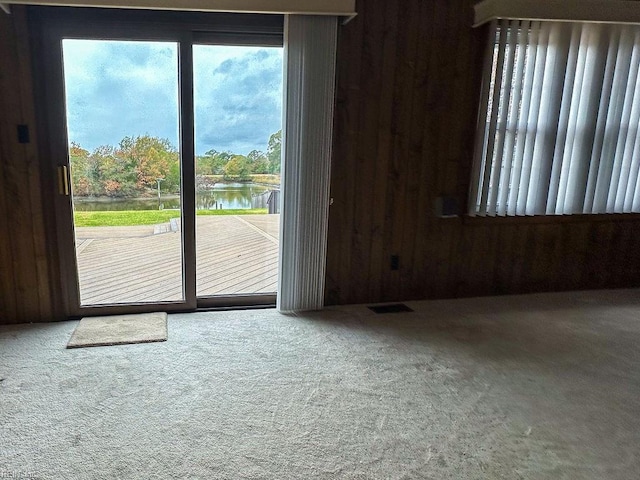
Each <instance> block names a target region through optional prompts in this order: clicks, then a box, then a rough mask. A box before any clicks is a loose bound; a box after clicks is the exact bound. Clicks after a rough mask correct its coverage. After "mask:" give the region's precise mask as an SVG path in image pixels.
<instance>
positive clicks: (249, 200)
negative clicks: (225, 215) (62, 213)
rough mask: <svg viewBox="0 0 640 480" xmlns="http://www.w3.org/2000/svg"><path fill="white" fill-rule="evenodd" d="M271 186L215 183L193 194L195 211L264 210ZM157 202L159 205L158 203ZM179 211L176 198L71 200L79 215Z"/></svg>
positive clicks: (178, 200) (178, 202) (178, 203)
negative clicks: (128, 211) (129, 211)
mask: <svg viewBox="0 0 640 480" xmlns="http://www.w3.org/2000/svg"><path fill="white" fill-rule="evenodd" d="M273 188H274V187H266V186H264V185H255V184H253V183H249V184H247V183H218V184H216V185H215V186H214V187H213V188H211V189H209V190H207V191H202V192H197V193H196V208H197V209H198V210H215V209H218V208H222V209H225V210H228V209H249V208H267V203H266V201H267V198H268V192H270V191H271V190H272V189H273ZM158 203H160V205H159V204H158ZM159 207H160V208H162V209H179V208H180V198H179V197H178V196H170V197H161V200H160V202H158V197H151V198H136V199H131V198H127V199H108V200H107V199H99V200H96V199H95V198H94V199H91V198H88V199H85V198H82V197H77V198H74V208H75V210H76V211H80V212H96V211H106V210H108V211H114V210H158V209H159Z"/></svg>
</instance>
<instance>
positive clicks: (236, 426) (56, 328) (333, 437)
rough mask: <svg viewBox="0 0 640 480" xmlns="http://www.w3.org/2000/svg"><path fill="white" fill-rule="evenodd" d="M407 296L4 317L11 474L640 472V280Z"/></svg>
mask: <svg viewBox="0 0 640 480" xmlns="http://www.w3.org/2000/svg"><path fill="white" fill-rule="evenodd" d="M408 305H409V306H410V307H411V308H413V309H414V310H415V311H414V312H412V313H403V314H385V315H376V314H374V313H373V312H371V311H369V310H368V309H367V308H365V307H364V306H353V307H342V308H332V309H328V310H326V311H324V312H321V313H314V314H308V315H300V316H298V317H290V316H282V315H279V314H278V313H277V312H275V311H274V310H254V311H244V312H221V313H216V312H209V313H198V314H184V315H170V316H169V340H168V341H167V342H162V343H146V344H136V345H126V346H113V347H103V348H80V349H66V348H65V345H66V342H67V340H68V338H69V336H70V335H71V333H72V332H73V330H74V329H75V327H76V325H77V322H63V323H57V324H40V325H38V324H34V325H17V326H4V327H0V477H8V478H40V479H70V480H73V479H174V478H175V479H278V480H293V479H396V480H409V479H438V480H442V479H456V480H459V479H509V480H512V479H553V480H557V479H567V480H568V479H598V480H602V479H607V480H618V479H620V480H621V479H625V480H626V479H631V478H637V473H638V471H640V455H638V451H639V450H638V445H640V414H639V412H640V348H638V345H640V290H620V291H605V292H585V293H564V294H549V295H532V296H519V297H507V298H484V299H469V300H459V301H438V302H410V303H409V304H408ZM10 475H13V477H11V476H10ZM19 475H22V477H20V476H19ZM26 475H30V476H29V477H27V476H26Z"/></svg>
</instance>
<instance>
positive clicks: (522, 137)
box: [507, 22, 540, 215]
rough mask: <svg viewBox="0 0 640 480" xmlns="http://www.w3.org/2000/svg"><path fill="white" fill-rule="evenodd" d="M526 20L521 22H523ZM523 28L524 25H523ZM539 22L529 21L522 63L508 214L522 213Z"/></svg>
mask: <svg viewBox="0 0 640 480" xmlns="http://www.w3.org/2000/svg"><path fill="white" fill-rule="evenodd" d="M524 23H526V22H523V24H524ZM523 28H524V27H523ZM539 31H540V22H531V24H530V28H529V35H528V39H527V59H526V61H525V65H524V83H523V87H522V106H521V111H520V121H519V122H518V133H519V134H518V137H517V139H516V151H515V155H514V161H513V176H512V178H513V182H512V188H511V191H510V192H509V207H508V210H507V214H508V215H522V213H521V212H520V211H519V210H518V193H519V190H520V184H521V182H522V162H523V156H524V150H525V145H526V139H527V135H526V133H527V128H528V123H527V122H528V119H529V111H530V105H531V92H532V89H533V76H534V70H535V63H536V54H537V43H538V34H539Z"/></svg>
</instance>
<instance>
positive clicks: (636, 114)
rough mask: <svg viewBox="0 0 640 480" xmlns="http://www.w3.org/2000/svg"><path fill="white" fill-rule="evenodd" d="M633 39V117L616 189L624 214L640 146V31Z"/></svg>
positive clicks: (617, 207)
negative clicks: (637, 148)
mask: <svg viewBox="0 0 640 480" xmlns="http://www.w3.org/2000/svg"><path fill="white" fill-rule="evenodd" d="M632 36H633V38H632V39H631V68H630V71H629V80H630V82H632V84H633V86H632V87H631V95H632V96H633V99H632V100H631V104H632V107H631V116H630V119H629V125H628V127H627V140H626V142H625V152H624V159H623V165H622V169H621V171H620V179H619V182H618V186H617V188H616V198H615V205H614V211H615V212H624V211H625V203H626V197H627V191H628V189H629V183H630V181H631V176H632V172H633V167H634V158H636V157H635V155H636V154H635V152H636V147H637V145H638V131H639V128H638V126H639V125H640V77H639V74H640V49H638V47H637V45H638V44H639V43H640V30H638V29H634V31H633V32H632Z"/></svg>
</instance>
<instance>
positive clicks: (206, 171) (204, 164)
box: [196, 150, 233, 175]
mask: <svg viewBox="0 0 640 480" xmlns="http://www.w3.org/2000/svg"><path fill="white" fill-rule="evenodd" d="M232 157H233V153H231V152H218V151H216V150H209V151H208V152H205V154H204V155H203V156H199V157H197V162H196V173H197V174H198V175H223V174H224V167H225V165H226V164H227V162H228V161H229V160H230V159H231V158H232Z"/></svg>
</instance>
